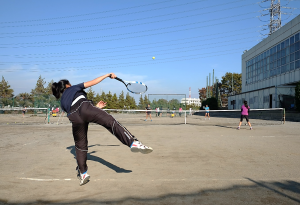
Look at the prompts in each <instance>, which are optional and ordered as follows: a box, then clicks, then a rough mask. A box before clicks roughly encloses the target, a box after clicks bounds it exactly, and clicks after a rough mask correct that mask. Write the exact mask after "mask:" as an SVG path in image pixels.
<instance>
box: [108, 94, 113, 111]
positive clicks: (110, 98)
mask: <svg viewBox="0 0 300 205" xmlns="http://www.w3.org/2000/svg"><path fill="white" fill-rule="evenodd" d="M106 103H107V104H106V108H107V109H112V107H113V106H112V94H111V92H110V91H109V92H108V93H107V94H106Z"/></svg>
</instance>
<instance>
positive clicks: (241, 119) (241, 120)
mask: <svg viewBox="0 0 300 205" xmlns="http://www.w3.org/2000/svg"><path fill="white" fill-rule="evenodd" d="M243 118H244V116H243V115H241V118H240V123H239V126H238V128H237V129H238V130H239V129H240V128H241V125H242V122H243Z"/></svg>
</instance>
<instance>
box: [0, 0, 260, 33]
mask: <svg viewBox="0 0 300 205" xmlns="http://www.w3.org/2000/svg"><path fill="white" fill-rule="evenodd" d="M235 2H237V1H235ZM235 2H231V3H235ZM226 4H228V3H226ZM254 4H257V3H254ZM221 5H224V4H221ZM249 5H253V3H252V4H246V5H242V6H237V7H231V8H228V9H221V10H216V11H212V12H211V11H210V12H206V13H199V14H194V15H189V16H183V17H176V18H171V19H165V20H157V21H151V22H146V23H140V24H132V25H125V26H119V27H111V28H101V29H93V30H84V31H77V32H74V31H72V32H65V33H55V34H42V35H29V36H4V37H0V38H16V37H37V36H51V35H63V34H74V33H87V32H93V31H100V30H106V29H118V28H124V27H129V26H138V25H146V24H151V23H160V22H165V21H171V20H178V19H182V18H189V17H195V16H199V15H205V14H210V13H214V12H220V11H226V10H231V9H236V8H240V7H244V6H249ZM218 6H220V5H218ZM210 7H215V6H209V7H206V8H210ZM206 8H205V7H204V8H201V9H200V10H203V9H206ZM196 10H199V9H192V10H188V11H182V12H176V13H171V14H164V15H159V16H152V17H151V18H158V17H163V16H169V15H175V14H179V13H186V12H191V11H196ZM253 13H256V12H253ZM145 19H149V17H145V18H140V19H134V20H127V21H118V22H109V23H105V24H97V25H89V26H80V27H71V28H63V29H52V30H42V31H29V32H15V33H0V35H11V34H21V33H24V34H25V33H44V32H54V31H62V30H63V31H65V30H73V29H85V28H91V27H99V26H104V25H111V24H119V23H125V22H132V21H139V20H145Z"/></svg>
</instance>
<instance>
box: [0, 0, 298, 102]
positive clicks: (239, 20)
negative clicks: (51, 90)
mask: <svg viewBox="0 0 300 205" xmlns="http://www.w3.org/2000/svg"><path fill="white" fill-rule="evenodd" d="M264 1H265V0H262V1H257V0H215V1H210V0H150V1H140V0H111V1H104V0H101V1H100V0H85V1H83V0H63V1H61V0H52V1H40V0H22V1H21V0H9V1H7V0H0V75H1V76H3V77H4V79H5V80H6V81H8V83H9V85H10V86H11V88H12V89H13V90H14V95H18V94H19V93H23V92H27V93H30V92H31V89H34V88H35V85H36V82H37V80H38V78H39V76H41V77H42V78H44V80H45V81H46V85H47V84H48V83H49V82H50V81H51V80H53V81H54V82H57V81H59V80H60V79H68V80H69V81H70V82H71V84H78V83H82V82H87V81H90V80H93V79H95V78H97V77H99V76H101V75H104V74H107V73H111V72H113V73H115V74H116V75H117V76H118V77H120V78H122V79H123V80H127V81H140V82H143V83H145V84H146V85H147V86H148V91H147V93H146V94H186V96H187V97H188V96H189V88H190V87H191V97H192V98H198V97H199V94H198V89H201V88H203V87H206V80H207V77H208V76H209V74H210V73H211V76H212V74H213V70H214V77H215V78H217V79H219V80H220V79H221V78H222V76H224V75H225V73H226V72H233V73H241V56H242V54H243V51H244V50H249V49H250V48H252V47H253V46H255V45H256V44H257V43H259V42H260V41H261V40H262V39H263V38H265V37H267V36H266V35H265V34H267V33H268V27H267V26H266V25H267V24H268V22H269V18H270V17H269V15H268V9H267V8H268V7H269V6H270V1H266V2H264ZM281 8H282V13H283V14H282V25H285V24H286V23H287V22H289V21H290V20H292V19H293V18H295V17H296V16H297V15H299V14H300V9H299V8H300V1H299V0H293V1H292V0H291V1H288V0H281ZM153 57H155V59H153ZM46 85H45V86H46ZM92 89H93V90H94V91H95V92H96V93H101V92H102V91H104V92H105V93H108V92H109V91H110V92H112V93H116V94H117V95H119V94H120V93H121V92H122V90H123V91H124V92H125V93H126V88H125V87H124V86H123V84H122V83H120V82H118V81H116V80H112V79H105V80H104V81H103V82H101V83H100V84H98V85H95V86H94V87H93V88H92ZM131 95H132V96H133V97H135V99H138V98H139V97H140V96H139V95H135V94H131ZM137 102H138V101H137Z"/></svg>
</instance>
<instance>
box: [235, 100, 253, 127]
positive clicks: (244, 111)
mask: <svg viewBox="0 0 300 205" xmlns="http://www.w3.org/2000/svg"><path fill="white" fill-rule="evenodd" d="M249 111H250V107H249V106H248V103H247V101H244V105H242V107H241V119H240V123H239V126H238V128H237V129H238V130H239V129H240V128H241V124H242V122H243V119H244V118H245V119H246V121H247V123H248V125H249V127H250V130H252V126H251V123H250V121H249V118H248V115H249Z"/></svg>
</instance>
